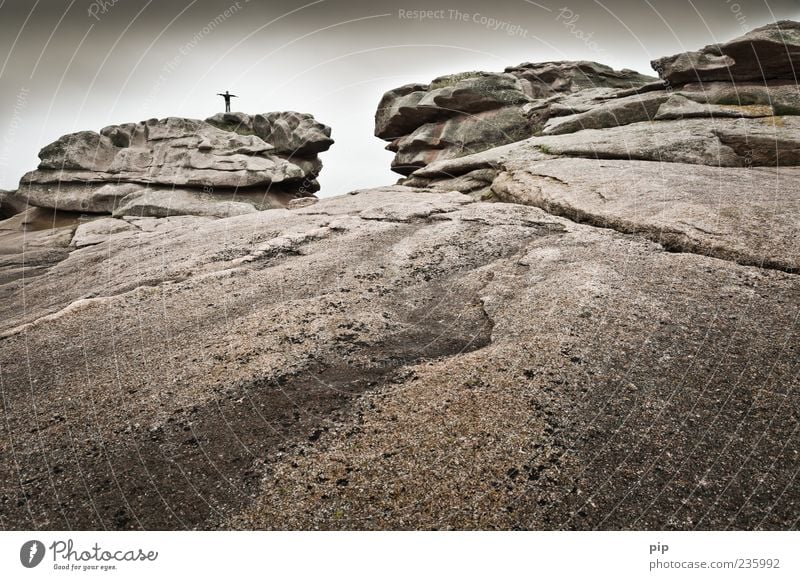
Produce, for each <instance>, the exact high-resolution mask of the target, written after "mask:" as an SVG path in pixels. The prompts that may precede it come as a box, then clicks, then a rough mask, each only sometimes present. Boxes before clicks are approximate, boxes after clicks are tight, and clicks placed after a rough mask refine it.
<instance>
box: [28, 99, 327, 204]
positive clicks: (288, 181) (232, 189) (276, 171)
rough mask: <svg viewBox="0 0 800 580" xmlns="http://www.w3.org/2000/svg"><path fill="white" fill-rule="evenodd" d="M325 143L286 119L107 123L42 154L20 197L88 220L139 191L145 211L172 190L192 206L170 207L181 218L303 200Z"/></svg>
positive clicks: (303, 121)
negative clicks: (237, 200) (236, 205)
mask: <svg viewBox="0 0 800 580" xmlns="http://www.w3.org/2000/svg"><path fill="white" fill-rule="evenodd" d="M332 143H333V141H332V140H331V138H330V128H329V127H326V126H325V125H322V124H321V123H318V122H316V121H315V120H314V119H313V117H312V116H311V115H307V114H300V113H291V112H288V113H286V112H284V113H267V114H264V115H255V116H254V117H250V116H249V115H244V114H242V113H235V114H231V115H227V116H225V115H218V116H216V117H212V118H211V119H209V120H208V121H199V120H196V119H183V118H177V117H170V118H166V119H161V120H156V119H151V120H149V121H144V122H141V123H127V124H123V125H113V126H109V127H106V128H104V129H103V130H101V131H100V133H94V132H92V131H82V132H79V133H73V134H70V135H65V136H63V137H61V138H60V139H58V140H57V141H55V142H54V143H52V144H50V145H47V146H46V147H44V148H43V149H42V150H41V152H40V153H39V157H40V159H41V162H40V164H39V167H38V169H37V170H35V171H32V172H29V173H27V174H26V175H25V176H23V177H22V179H21V181H20V186H19V190H18V193H17V195H18V196H20V197H22V198H23V199H25V200H26V201H27V202H28V203H29V204H31V205H34V206H38V207H46V208H51V209H57V210H62V211H79V212H92V213H112V212H115V211H118V206H119V205H120V202H121V201H122V200H123V199H126V200H127V201H128V202H129V201H130V198H131V195H133V194H134V193H136V192H140V193H141V194H142V195H144V194H145V193H147V195H148V196H149V199H148V202H147V204H148V205H152V204H151V202H152V201H157V196H158V195H159V192H167V193H168V192H170V191H171V190H172V189H174V188H178V189H180V190H181V191H183V192H185V195H183V197H182V199H183V200H184V201H186V200H188V198H189V197H194V198H195V199H194V201H193V202H192V203H181V204H172V205H173V207H174V208H177V207H178V206H180V207H183V208H184V210H185V211H186V212H188V213H197V212H196V211H195V210H196V209H197V208H200V206H201V205H202V202H203V200H204V199H208V200H212V201H213V199H214V196H222V197H224V198H230V197H232V196H235V195H236V194H242V195H243V196H244V197H245V198H248V199H249V198H253V195H252V194H255V193H258V194H260V196H261V197H263V196H267V197H268V198H270V199H277V198H278V197H283V196H286V195H289V196H290V197H304V196H308V195H311V194H312V193H313V192H314V191H316V190H317V189H318V184H317V181H316V177H317V175H318V174H319V171H320V170H321V168H322V164H321V162H320V161H319V158H318V157H317V153H319V152H321V151H324V150H326V149H327V148H328V147H330V145H331V144H332ZM165 195H166V193H165ZM173 197H175V196H173ZM248 199H245V200H244V201H243V202H242V203H249V201H248ZM170 203H171V202H169V201H165V202H164V203H162V204H161V205H169V204H170ZM123 206H124V204H123ZM267 206H269V207H271V205H270V204H267ZM256 209H263V208H256ZM199 213H201V214H202V215H206V214H208V213H209V212H206V211H200V212H199ZM210 213H211V214H216V213H218V212H217V211H216V210H215V211H211V212H210Z"/></svg>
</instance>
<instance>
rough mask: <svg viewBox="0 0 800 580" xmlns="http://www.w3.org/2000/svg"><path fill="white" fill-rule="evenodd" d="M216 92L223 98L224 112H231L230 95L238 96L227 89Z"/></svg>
mask: <svg viewBox="0 0 800 580" xmlns="http://www.w3.org/2000/svg"><path fill="white" fill-rule="evenodd" d="M217 94H218V95H219V96H220V97H222V98H223V99H225V112H226V113H230V112H231V97H238V95H232V94H230V93H229V92H228V91H225V92H224V93H217Z"/></svg>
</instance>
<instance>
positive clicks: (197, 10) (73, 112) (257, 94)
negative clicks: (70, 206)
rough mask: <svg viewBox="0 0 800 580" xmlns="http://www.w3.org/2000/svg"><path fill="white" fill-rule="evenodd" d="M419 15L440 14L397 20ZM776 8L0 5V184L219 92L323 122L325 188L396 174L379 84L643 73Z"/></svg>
mask: <svg viewBox="0 0 800 580" xmlns="http://www.w3.org/2000/svg"><path fill="white" fill-rule="evenodd" d="M421 9H422V10H440V11H444V12H443V13H441V12H440V13H439V14H438V16H439V17H437V18H434V19H430V20H425V21H419V20H414V19H409V18H402V17H401V16H400V10H403V11H404V12H405V13H408V12H410V11H412V10H421ZM562 9H568V10H569V11H570V12H571V14H572V16H571V22H572V24H571V26H567V25H566V24H565V20H566V18H565V16H566V13H565V12H563V11H562ZM226 11H227V12H226ZM457 13H459V14H457ZM465 14H466V16H464V15H465ZM441 16H444V17H443V18H442V17H441ZM456 16H460V17H456ZM576 17H577V19H576ZM489 18H491V19H494V21H497V22H500V23H507V25H506V26H505V27H500V28H498V29H495V28H494V27H493V26H492V25H491V24H489V23H488V22H487V21H486V19H489ZM786 18H791V19H794V20H800V0H736V1H734V0H643V1H638V2H637V1H633V0H624V1H623V0H604V1H602V2H601V1H597V0H557V1H556V0H537V2H530V1H527V0H496V1H494V2H474V1H448V2H445V1H443V2H438V1H428V2H419V1H415V0H410V1H408V2H388V1H384V0H369V1H362V2H352V1H349V2H345V1H343V0H319V1H312V0H309V1H307V2H302V1H301V2H288V1H283V0H270V1H269V2H259V1H257V0H176V1H165V0H160V1H159V0H116V2H115V1H114V0H96V1H88V0H72V1H69V0H63V1H61V0H0V103H1V105H0V187H2V188H6V189H14V188H15V187H16V184H17V182H18V180H19V178H20V176H21V175H22V174H23V173H24V172H26V171H28V170H31V169H34V168H35V167H36V165H37V163H38V159H37V156H36V154H37V153H38V151H39V149H40V148H41V147H42V146H43V145H45V144H47V143H49V142H51V141H53V140H55V139H56V138H58V137H59V136H60V135H62V134H64V133H69V132H74V131H79V130H86V129H91V130H99V129H100V128H102V127H103V126H105V125H109V124H117V123H123V122H130V121H140V120H143V119H147V118H150V117H166V116H183V117H193V118H201V119H202V118H205V117H208V116H210V115H212V114H214V113H215V112H217V111H219V110H220V108H221V105H222V100H221V99H220V97H217V96H215V94H216V93H218V92H224V91H225V90H226V89H229V90H230V91H231V92H232V93H235V94H237V95H240V96H241V98H239V99H234V110H241V111H245V112H248V113H257V112H266V111H275V110H297V111H303V112H309V113H313V114H314V115H315V116H316V117H317V119H319V120H320V121H322V122H324V123H326V124H328V125H331V127H333V137H334V139H335V140H336V144H335V145H334V146H333V148H332V149H331V151H330V152H328V153H325V154H324V155H323V160H324V162H325V169H324V170H323V172H322V176H321V179H320V181H321V183H322V191H321V192H320V195H335V194H339V193H344V192H346V191H348V190H351V189H355V188H359V187H367V186H372V185H381V184H386V183H392V182H394V181H395V180H396V179H397V177H398V176H397V175H395V174H393V173H392V172H391V171H389V163H390V160H391V154H390V153H388V152H386V151H384V150H383V147H384V145H385V143H383V142H382V141H380V140H378V139H376V138H375V137H373V136H372V131H373V116H374V112H375V108H376V106H377V104H378V101H379V99H380V97H381V95H382V94H383V92H384V91H386V90H388V89H390V88H393V87H395V86H398V85H401V84H405V83H408V82H414V81H421V82H427V81H429V80H431V79H432V78H433V77H435V76H437V75H441V74H447V73H453V72H459V71H466V70H494V71H497V70H502V69H503V68H505V67H506V66H509V65H516V64H519V63H520V62H525V61H546V60H577V59H585V60H596V61H600V62H603V63H606V64H609V65H611V66H614V67H615V68H632V69H635V70H638V71H640V72H646V73H652V71H651V70H650V66H649V61H650V60H651V59H653V58H655V57H658V56H664V55H668V54H674V53H676V52H681V51H684V50H693V49H696V48H699V47H701V46H704V45H706V44H711V43H713V42H722V41H725V40H728V39H730V38H733V37H735V36H739V35H740V34H742V32H743V31H745V30H749V29H751V28H755V27H757V26H761V25H763V24H766V23H768V22H771V21H774V20H778V19H786ZM213 22H216V24H211V23H213ZM513 27H517V29H516V32H515V33H513V34H509V32H510V31H511V30H514V29H513ZM587 37H588V40H587Z"/></svg>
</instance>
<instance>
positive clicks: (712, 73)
mask: <svg viewBox="0 0 800 580" xmlns="http://www.w3.org/2000/svg"><path fill="white" fill-rule="evenodd" d="M798 62H800V23H798V22H793V21H791V20H783V21H780V22H776V23H774V24H769V25H767V26H762V27H761V28H756V29H754V30H751V31H750V32H748V33H747V34H745V35H744V36H740V37H739V38H736V39H734V40H731V41H729V42H724V43H722V44H712V45H709V46H706V47H705V48H703V49H701V50H699V51H695V52H685V53H682V54H676V55H675V56H667V57H664V58H659V59H656V60H654V61H653V63H652V64H653V68H654V69H655V70H656V71H657V72H658V73H659V75H660V76H661V78H663V79H664V80H665V81H667V82H668V83H670V84H672V85H682V84H685V83H693V82H706V81H725V82H737V83H738V82H747V81H763V80H764V79H785V80H788V81H792V82H794V83H796V82H797V77H798V73H800V70H798V68H797V63H798Z"/></svg>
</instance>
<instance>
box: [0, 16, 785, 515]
mask: <svg viewBox="0 0 800 580" xmlns="http://www.w3.org/2000/svg"><path fill="white" fill-rule="evenodd" d="M780 26H781V28H784V27H787V26H788V25H787V24H785V23H781V24H780ZM759 34H765V33H764V32H763V31H761V32H759ZM792 59H793V60H792V62H793V63H796V60H794V57H792ZM768 64H769V66H767V67H766V68H765V70H770V71H780V70H782V69H781V68H780V66H779V61H776V62H774V63H768ZM525 71H528V72H525ZM529 73H530V74H529ZM601 73H602V74H601ZM526 75H527V76H526ZM512 77H513V78H512ZM600 77H603V78H600ZM601 82H602V83H606V84H605V85H603V86H600V87H599V88H598V87H597V86H596V85H598V84H601ZM459 83H462V84H459ZM482 83H483V84H482ZM525 83H529V85H528V84H525ZM644 83H647V79H645V78H643V77H638V76H636V75H635V73H630V72H625V71H623V72H621V73H614V72H613V71H611V70H610V69H606V68H603V67H600V66H599V65H586V64H581V65H580V66H578V65H573V64H569V63H547V64H544V65H532V64H531V65H524V66H523V67H517V68H515V69H509V72H506V73H503V74H501V75H485V74H480V75H477V76H475V75H468V76H466V77H461V76H455V77H448V78H447V80H445V81H442V82H441V86H439V85H438V84H437V85H436V86H433V87H431V86H429V85H417V87H419V88H418V89H413V88H412V89H406V88H404V89H400V90H397V91H394V92H392V93H390V94H391V95H393V96H387V97H385V98H384V102H383V103H382V104H381V110H380V111H379V113H378V119H380V121H379V125H380V127H382V128H381V132H386V135H389V134H391V133H394V132H398V138H399V139H403V138H405V137H404V135H406V136H407V135H408V133H405V132H406V131H408V130H409V128H411V127H412V126H413V125H415V124H417V126H416V128H414V129H413V130H412V132H416V131H418V130H419V131H420V133H419V136H420V137H419V140H418V141H417V142H416V143H417V144H416V145H414V147H418V148H419V152H420V156H419V157H418V158H417V159H416V160H415V161H414V163H412V167H414V168H415V170H414V171H413V173H412V174H411V175H410V176H408V177H407V178H406V179H404V183H403V184H399V185H394V186H387V187H382V188H373V189H366V190H360V191H355V192H352V193H351V194H349V195H344V196H339V197H331V198H322V199H319V200H317V199H316V198H314V197H299V196H297V195H296V194H287V196H289V197H293V199H290V200H289V201H288V202H287V203H286V204H285V207H281V208H276V209H271V210H268V211H250V210H247V209H245V208H242V207H240V205H237V204H241V203H242V200H241V198H240V197H239V196H237V197H235V198H233V197H231V198H221V197H213V196H217V195H218V193H217V188H215V189H214V191H213V192H206V193H204V194H203V195H205V196H207V197H203V198H202V199H200V198H199V197H197V196H194V197H192V196H189V197H187V196H185V195H184V192H194V191H195V186H194V185H193V184H190V183H181V184H178V183H174V184H173V185H174V187H170V188H168V189H169V191H170V192H171V193H172V195H173V196H174V198H173V200H172V201H171V203H173V204H175V205H184V206H185V207H187V210H186V211H187V213H189V212H191V213H196V214H202V215H177V216H176V215H168V216H166V217H162V214H160V213H159V212H158V210H156V209H154V206H156V205H158V199H151V198H148V197H147V196H146V195H142V196H137V197H134V198H131V199H129V200H128V202H127V203H130V204H131V206H130V207H131V208H133V209H130V210H120V208H121V207H123V205H121V204H120V203H118V202H113V203H112V202H108V201H106V202H103V203H106V204H107V205H106V206H105V207H106V208H108V211H106V212H105V213H104V215H95V216H93V219H88V218H87V217H86V216H80V215H79V214H74V215H73V214H69V215H72V218H71V220H70V221H67V222H66V223H64V222H58V221H56V222H53V220H54V219H61V217H62V216H64V215H65V214H63V213H61V212H60V211H54V210H52V209H47V208H43V207H29V208H28V209H26V210H24V211H23V212H21V213H17V214H16V215H14V216H13V217H11V218H10V219H8V220H5V221H4V222H1V223H0V246H2V240H3V238H2V236H3V235H4V234H3V231H2V226H5V227H7V230H6V233H7V236H8V240H10V241H9V242H8V243H9V244H10V243H12V242H13V243H17V244H19V247H20V248H22V249H23V250H24V258H23V259H21V260H19V261H18V262H15V261H14V260H18V258H17V257H16V256H19V255H20V253H19V252H17V253H16V254H13V253H8V254H0V259H4V260H6V262H3V264H5V265H4V269H0V273H2V274H3V276H2V277H0V298H2V299H0V373H1V374H0V378H1V379H2V387H3V405H2V409H1V410H0V413H2V420H0V424H2V425H3V429H4V431H5V434H6V436H4V437H0V457H2V458H3V459H2V460H0V505H1V506H2V511H1V512H0V513H1V514H2V521H3V524H4V526H5V528H7V529H31V528H37V529H54V528H58V529H86V528H88V529H141V528H144V529H184V528H188V529H196V528H202V529H230V528H241V529H263V528H267V529H287V528H288V529H442V528H455V529H581V530H590V529H652V530H664V529H669V530H677V529H680V530H695V529H750V530H752V529H776V530H788V529H794V528H796V526H797V522H798V516H800V513H799V512H798V505H800V491H799V490H798V486H797V474H798V469H800V458H798V454H797V451H796V447H797V445H796V442H797V425H798V417H800V399H798V396H797V393H796V389H794V386H795V385H796V383H797V378H796V377H797V375H798V371H800V327H798V325H797V320H798V318H799V317H800V278H799V277H798V276H800V261H799V258H798V252H797V239H798V234H800V232H799V231H798V224H800V157H799V156H798V155H799V154H798V151H800V145H799V144H798V134H800V126H799V125H798V119H800V117H798V116H796V112H795V111H796V109H795V108H794V107H795V106H796V101H795V100H794V99H795V98H796V95H797V93H796V92H793V90H792V85H791V83H789V82H787V81H786V79H784V78H782V77H781V73H780V72H775V76H774V77H771V78H767V79H763V82H762V81H759V82H756V81H746V82H743V83H742V84H741V85H739V84H738V83H737V84H736V85H733V84H732V83H731V82H726V81H714V82H713V83H710V84H708V83H706V82H703V84H702V85H700V84H699V83H698V84H693V83H686V84H682V85H674V84H673V85H670V86H666V85H665V84H664V83H662V82H660V81H659V82H657V83H647V84H644ZM630 85H634V86H633V87H632V88H631V87H630ZM480 86H484V87H490V89H491V90H487V91H482V89H479V87H480ZM534 87H535V88H534ZM440 89H444V90H441V91H440V92H437V91H439V90H440ZM739 89H741V90H739ZM414 93H420V94H414ZM520 95H521V96H520ZM734 96H735V99H736V100H735V102H732V98H733V97H734ZM406 97H408V99H407V100H406V101H405V104H404V105H402V106H401V105H400V104H399V103H400V102H401V101H403V99H405V98H406ZM423 99H427V100H426V101H425V102H424V103H422V105H421V106H418V104H419V103H420V102H422V100H423ZM437 99H438V101H437ZM431 102H432V103H433V105H435V106H431V105H430V103H431ZM437 103H438V104H437ZM440 105H446V107H447V108H448V109H449V111H445V112H442V110H441V109H440ZM467 110H468V111H470V112H468V113H467V112H464V111H467ZM514 111H517V112H521V114H523V115H524V116H525V118H526V119H528V121H530V122H532V123H534V124H536V125H538V129H537V130H536V131H537V133H538V134H537V135H533V136H528V137H526V138H524V139H522V140H518V141H513V142H510V143H504V144H502V145H499V146H493V144H495V143H494V141H493V140H494V139H495V138H496V133H493V132H492V131H486V132H485V135H486V138H485V139H484V141H483V143H482V144H476V145H475V148H481V149H483V150H481V151H478V152H474V153H470V154H468V155H463V153H466V151H457V150H456V149H455V148H453V147H451V146H450V145H446V144H443V143H441V142H440V143H439V144H438V145H437V147H438V146H439V145H441V147H439V148H438V149H436V148H434V147H433V145H432V144H431V143H429V140H428V137H427V136H426V135H427V133H426V131H428V129H425V130H424V131H421V128H422V127H424V126H425V125H430V124H434V125H436V126H438V127H440V128H441V129H442V130H443V131H444V130H445V129H447V131H451V130H452V131H453V135H456V134H459V135H465V136H466V135H471V134H472V133H470V131H475V133H474V134H475V135H476V136H479V135H480V126H479V125H478V126H476V125H474V124H473V125H470V123H471V121H469V119H472V118H474V117H475V116H480V115H487V116H488V114H497V115H498V116H499V117H502V116H503V115H506V114H508V115H514V114H516V113H514ZM537 111H539V112H540V113H537ZM536 114H539V115H540V116H539V117H535V115H536ZM439 115H442V116H439ZM283 121H285V122H281V123H277V124H276V123H275V122H274V120H271V119H269V117H268V116H263V118H259V116H255V117H247V116H243V115H233V116H229V117H223V116H219V117H215V118H212V119H211V120H209V121H208V123H207V125H208V126H209V127H211V128H210V129H207V131H209V135H212V134H215V133H213V131H220V132H222V133H223V134H225V135H227V137H226V143H228V146H224V147H223V146H222V145H219V146H218V147H217V149H218V150H223V151H229V152H230V155H227V154H226V155H220V156H219V158H218V159H217V158H216V157H215V156H214V155H212V156H211V157H210V158H207V159H206V160H207V161H209V163H210V164H211V165H212V166H214V167H209V168H208V169H207V171H209V172H210V173H209V175H212V174H213V175H216V176H217V177H219V179H223V177H225V175H227V174H225V172H226V171H227V172H229V173H233V172H236V171H249V170H241V169H232V168H229V169H222V168H221V167H227V165H225V164H224V162H223V161H224V160H223V158H225V157H232V158H235V156H236V155H244V154H242V153H233V152H232V151H234V150H236V149H237V148H239V147H251V148H258V147H260V145H259V142H261V143H267V142H268V141H269V138H270V137H267V139H265V138H264V136H267V135H268V134H267V133H266V132H265V129H264V124H263V123H267V122H268V124H269V125H270V127H274V128H273V129H271V131H272V132H271V133H269V135H271V136H272V137H271V139H272V140H273V141H274V144H272V146H273V148H272V149H269V150H268V151H267V150H264V151H261V152H259V154H255V153H253V154H252V156H253V157H255V158H259V159H267V157H268V156H275V157H276V158H277V157H280V155H284V156H287V159H288V156H289V155H290V154H291V152H294V153H297V152H301V157H303V158H307V157H310V156H312V155H314V154H315V153H314V151H315V149H316V148H318V147H323V146H325V142H326V138H327V137H326V134H325V131H319V130H317V129H316V128H315V126H314V124H313V122H312V121H311V120H310V119H308V118H305V117H295V116H292V117H291V118H285V119H283ZM196 123H200V122H196ZM419 123H422V124H421V125H419ZM447 123H451V124H450V125H446V124H447ZM169 124H170V122H167V123H166V125H167V126H168V125H169ZM459 124H461V125H464V126H463V127H462V128H461V129H459V126H460V125H459ZM476 127H477V128H476ZM167 128H168V127H164V130H166V129H167ZM462 129H463V133H458V132H459V131H461V130H462ZM106 133H108V134H101V135H100V136H101V137H104V138H107V139H108V140H109V141H110V142H111V143H112V148H111V149H103V147H106V145H102V146H101V144H102V143H105V141H103V140H102V139H100V138H98V137H91V138H90V137H88V136H87V137H86V139H85V140H83V141H82V142H84V143H85V144H91V143H96V144H97V145H98V147H100V149H102V151H98V152H97V155H96V156H95V157H90V156H89V152H90V150H91V151H94V149H92V147H91V145H87V148H85V149H84V150H83V151H79V150H76V152H75V153H74V154H73V153H72V152H70V151H67V150H64V151H63V152H60V151H58V150H61V149H64V144H61V145H56V146H54V149H55V151H51V152H50V153H48V154H47V155H45V157H46V158H50V156H51V155H53V156H55V157H53V158H59V159H62V160H63V161H65V162H66V161H67V160H71V161H70V162H74V163H76V164H78V163H80V164H82V168H71V169H64V170H63V171H67V172H68V173H70V174H73V175H74V174H78V173H80V174H87V175H98V174H100V173H110V172H109V171H108V168H109V167H111V165H106V164H109V163H113V159H112V158H111V156H110V154H108V151H111V152H113V151H115V150H116V149H114V148H120V149H124V148H122V146H121V145H119V143H124V142H125V141H124V140H125V135H124V134H117V133H114V131H110V132H106ZM123 133H124V132H123ZM296 134H300V135H306V134H307V135H308V136H307V137H303V138H301V139H299V140H298V139H295V138H294V137H293V135H296ZM209 138H210V137H209ZM115 140H116V141H117V143H118V144H114V141H115ZM312 141H313V142H316V143H318V145H315V146H309V145H303V143H304V142H312ZM475 142H476V143H479V141H477V137H476V141H475ZM500 142H503V141H502V140H501V141H500ZM328 144H329V143H328ZM198 145H199V143H198ZM154 147H155V146H154ZM404 147H405V146H404ZM409 147H410V145H409ZM426 147H428V149H426ZM404 151H405V152H406V153H408V152H409V151H411V149H405V150H403V149H400V150H398V154H404ZM436 151H438V153H435V152H436ZM277 152H280V155H279V154H278V153H277ZM118 154H119V152H117V153H115V154H114V159H115V158H116V156H117V155H118ZM179 155H183V153H180V154H179ZM304 156H305V157H304ZM133 157H135V154H131V157H130V162H131V163H133V161H132V159H133ZM109 159H112V161H109ZM281 159H283V157H281ZM284 161H285V162H286V163H291V164H292V165H294V166H295V167H298V168H299V169H300V170H301V171H303V169H302V163H301V164H297V163H295V162H294V161H291V162H289V161H286V159H284ZM43 162H44V159H43ZM258 162H259V163H260V162H261V161H258ZM275 162H276V166H275V168H273V169H271V170H266V169H264V170H259V171H261V172H262V173H261V175H262V177H264V175H265V174H266V173H269V172H270V171H273V170H274V171H283V170H286V171H288V169H286V167H288V166H280V167H283V168H284V169H283V170H279V169H277V167H278V161H277V160H276V161H275ZM232 163H233V165H235V164H237V163H238V161H235V160H234V161H232ZM40 171H59V170H57V169H52V168H43V169H41V170H40ZM154 171H155V170H154ZM192 171H199V169H197V168H193V169H192ZM253 171H255V170H253ZM174 173H175V174H176V175H180V176H184V177H185V176H186V172H184V171H183V170H181V171H175V172H174ZM252 177H253V178H254V179H255V178H256V176H252ZM176 179H177V178H176ZM115 183H116V182H115ZM281 183H286V180H284V181H283V182H281ZM90 184H91V182H90ZM128 185H130V184H128ZM84 186H86V187H88V185H86V184H84ZM75 187H77V186H75ZM98 189H99V188H98ZM76 195H77V193H76ZM197 195H199V194H197ZM104 196H107V198H108V199H113V198H114V192H113V191H106V192H105V193H102V194H98V197H97V203H101V201H102V199H104ZM136 204H138V205H136ZM226 204H227V205H226ZM59 207H60V206H59ZM136 212H141V213H139V214H137V213H136ZM132 214H134V215H132ZM233 214H237V215H233ZM220 215H227V216H228V217H223V218H220V217H218V216H220ZM48 223H49V224H50V226H49V227H47V225H46V224H48ZM31 244H33V245H31ZM28 256H30V257H31V258H32V259H34V262H33V263H32V264H31V263H30V262H29V261H28V259H29V258H28ZM26 268H29V270H25V269H26Z"/></svg>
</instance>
